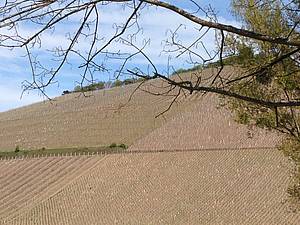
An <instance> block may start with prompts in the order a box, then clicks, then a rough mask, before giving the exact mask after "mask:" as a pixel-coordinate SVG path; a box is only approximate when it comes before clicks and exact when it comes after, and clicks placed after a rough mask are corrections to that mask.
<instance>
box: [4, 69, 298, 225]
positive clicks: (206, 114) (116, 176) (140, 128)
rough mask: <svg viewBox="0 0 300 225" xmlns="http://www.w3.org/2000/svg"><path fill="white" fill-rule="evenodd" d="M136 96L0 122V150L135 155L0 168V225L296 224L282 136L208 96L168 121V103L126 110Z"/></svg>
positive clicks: (139, 96) (137, 102)
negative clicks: (95, 149) (101, 149)
mask: <svg viewBox="0 0 300 225" xmlns="http://www.w3.org/2000/svg"><path fill="white" fill-rule="evenodd" d="M205 73H206V75H207V77H209V75H210V71H206V72H205ZM225 73H228V74H229V75H230V73H232V71H230V70H229V69H228V68H226V70H225ZM185 76H189V75H185ZM178 79H179V78H178ZM193 79H194V78H193V77H191V80H193ZM164 85H165V84H163V83H161V82H158V81H153V82H150V84H148V85H147V86H146V87H145V89H146V90H152V91H159V90H163V89H162V88H161V87H163V86H164ZM135 87H136V85H131V86H127V87H122V88H115V89H111V90H103V91H98V92H94V93H93V96H92V97H88V98H84V97H82V96H81V97H79V98H76V97H77V96H78V95H77V94H71V95H66V96H63V97H59V98H57V99H55V102H53V103H52V104H50V103H49V102H46V103H38V104H34V105H31V106H28V107H23V108H20V109H16V110H11V111H8V112H5V113H1V114H0V149H8V150H9V149H14V148H15V146H16V145H20V146H21V147H26V148H42V147H47V148H50V147H52V148H58V147H71V146H99V145H109V144H111V143H112V142H116V143H125V144H129V145H131V147H130V149H129V150H128V151H129V152H131V153H123V154H112V155H107V156H105V157H103V156H90V157H87V156H82V157H61V158H59V157H49V158H39V159H25V160H0V224H1V225H2V224H3V225H14V224H15V225H23V224H24V225H29V224H32V225H33V224H36V225H47V224H49V225H50V224H51V225H58V224H61V225H73V224H74V225H77V224H78V225H85V224H89V225H92V224H298V222H299V221H300V214H299V213H292V212H291V210H290V209H289V205H288V203H287V202H286V200H287V199H288V197H287V194H286V189H287V186H288V182H289V174H290V169H291V164H290V163H289V162H288V160H287V159H286V158H285V157H283V155H282V154H281V152H279V151H278V150H276V149H275V146H276V144H278V143H279V141H280V137H279V136H278V135H276V134H273V133H268V132H266V131H264V130H260V129H253V130H248V129H247V128H245V127H244V126H241V125H238V124H236V123H235V122H234V120H233V118H232V116H231V115H230V113H229V112H228V111H226V110H225V109H219V108H218V107H217V105H218V99H217V98H215V97H212V96H211V95H205V96H204V97H203V96H201V95H199V94H193V95H187V96H186V97H185V95H184V94H182V95H181V96H180V98H179V102H178V104H175V105H174V106H173V108H172V109H171V110H170V111H168V112H167V114H166V115H165V119H164V117H159V118H158V119H155V115H157V114H158V113H160V112H161V111H163V110H164V109H165V108H167V107H168V105H169V104H170V102H171V100H172V98H171V97H164V96H155V95H149V94H148V93H145V92H143V91H141V90H140V91H138V92H137V93H136V95H134V98H133V99H132V100H131V101H130V102H129V103H128V104H127V105H126V106H125V107H120V106H122V105H123V104H124V102H126V101H127V100H128V98H129V96H130V94H131V93H132V92H133V90H134V88H135ZM175 92H176V90H175ZM200 100H201V101H200ZM151 151H152V152H151ZM153 151H154V152H153ZM155 151H156V152H155ZM172 151H173V152H172Z"/></svg>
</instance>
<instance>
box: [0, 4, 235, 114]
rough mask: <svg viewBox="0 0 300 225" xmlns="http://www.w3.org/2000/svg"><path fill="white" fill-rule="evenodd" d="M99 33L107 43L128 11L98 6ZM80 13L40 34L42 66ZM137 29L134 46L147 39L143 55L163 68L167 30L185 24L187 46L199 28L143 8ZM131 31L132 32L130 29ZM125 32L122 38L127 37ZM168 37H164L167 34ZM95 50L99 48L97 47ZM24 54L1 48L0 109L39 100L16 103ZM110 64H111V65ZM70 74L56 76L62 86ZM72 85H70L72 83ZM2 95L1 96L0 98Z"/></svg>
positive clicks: (181, 61)
mask: <svg viewBox="0 0 300 225" xmlns="http://www.w3.org/2000/svg"><path fill="white" fill-rule="evenodd" d="M100 9H101V11H100V20H101V24H100V30H99V32H98V36H99V38H101V37H104V38H105V40H108V39H109V38H110V37H111V36H112V35H113V34H114V33H115V29H114V24H115V23H116V24H124V22H125V21H126V18H128V16H129V15H130V13H131V10H128V9H125V10H123V9H122V7H121V6H120V5H117V6H116V5H111V6H101V7H100ZM81 15H82V14H79V15H76V16H73V17H71V18H70V19H69V20H68V21H67V22H64V23H62V24H61V25H59V26H58V27H56V29H55V32H54V33H52V32H51V31H49V32H46V33H44V34H43V35H42V44H43V47H42V48H41V49H37V51H36V53H38V54H39V55H40V59H41V60H43V61H42V62H44V63H45V64H46V65H48V66H50V67H51V66H53V65H52V64H51V63H53V62H52V61H51V57H50V56H51V55H50V54H49V52H46V51H45V50H46V49H53V48H55V47H57V46H62V47H64V48H66V47H67V46H68V44H69V43H70V41H69V40H67V38H66V32H73V31H75V29H76V27H78V25H79V22H80V18H81ZM219 21H220V22H222V23H225V24H230V25H234V26H238V27H239V26H240V24H239V23H237V22H236V21H232V20H228V19H226V18H223V17H220V18H219ZM139 22H140V25H141V27H143V33H140V34H139V35H138V38H139V39H138V40H137V45H139V46H142V40H143V39H150V40H151V42H150V45H149V46H147V47H146V48H145V53H147V55H148V56H149V57H150V58H151V59H152V60H153V62H154V63H155V64H158V65H160V67H163V66H165V67H167V63H168V56H167V55H166V54H161V52H162V50H163V47H164V46H163V44H162V42H163V41H164V40H166V39H167V38H169V36H170V33H166V32H167V30H172V31H174V30H175V29H176V28H177V27H178V26H179V25H180V24H185V25H186V28H185V29H181V30H180V34H179V35H180V36H179V38H180V40H181V41H182V43H184V44H186V45H189V44H191V43H192V42H193V41H194V40H195V39H196V38H197V37H199V35H200V34H199V32H198V31H197V30H196V28H199V25H197V24H195V23H191V22H190V21H188V20H187V19H186V18H184V17H181V16H178V15H177V14H175V13H173V12H170V11H168V10H164V9H157V8H155V7H150V8H145V9H144V11H143V13H142V14H141V17H140V19H139ZM36 30H37V27H33V26H28V25H26V26H23V27H22V28H21V30H20V32H21V34H23V35H25V36H29V35H30V34H33V33H34V32H36ZM130 31H132V30H130ZM127 34H128V33H126V34H125V35H124V37H126V36H127ZM167 34H168V35H169V36H168V35H167ZM203 41H204V42H205V44H206V46H207V48H208V50H210V51H212V50H213V49H214V48H215V43H214V33H213V32H210V33H208V34H207V35H206V36H205V37H204V38H203ZM100 43H101V42H100ZM76 48H77V49H79V50H80V51H81V52H86V51H88V49H89V42H88V41H87V40H84V39H80V41H79V43H78V44H77V45H76ZM98 49H99V46H98ZM108 50H111V51H119V50H122V51H123V52H135V51H136V50H135V49H134V48H132V47H128V46H124V45H121V44H119V43H113V44H112V45H111V46H110V47H109V48H108ZM194 50H197V51H198V52H199V53H200V54H204V55H205V51H204V49H203V48H201V47H200V46H199V47H198V48H197V49H196V48H194ZM22 54H23V55H24V51H23V50H19V49H14V51H10V50H5V49H1V50H0V58H1V59H2V61H1V62H0V79H2V81H3V80H4V79H5V83H6V85H2V86H0V95H1V96H2V97H0V110H1V111H3V110H7V109H9V108H11V107H17V106H21V105H24V104H27V103H32V102H35V101H39V100H42V98H41V97H39V96H38V95H37V94H36V93H30V94H29V95H26V96H24V98H23V99H21V100H20V95H21V89H20V84H21V82H22V81H23V80H25V79H29V80H30V76H31V74H30V69H29V65H28V62H27V59H26V58H21V55H22ZM175 56H176V55H175V54H174V55H173V61H172V63H173V65H176V66H177V67H182V66H187V65H186V62H185V61H186V60H187V58H188V57H187V55H185V56H183V57H182V58H175ZM74 62H75V63H78V58H77V59H76V58H75V57H74V56H72V57H70V58H69V63H71V64H72V66H74V67H76V66H77V65H75V63H74ZM111 64H112V65H114V63H111ZM145 64H147V61H146V60H145V59H144V58H143V57H142V56H141V55H139V56H138V57H136V58H135V59H134V61H132V62H131V64H130V65H135V66H144V65H145ZM74 71H77V72H78V70H73V71H71V70H69V71H67V70H64V71H63V73H61V74H60V75H59V77H58V79H59V80H60V81H61V82H62V83H66V82H70V78H71V77H72V78H73V77H74V79H76V78H75V77H76V76H77V77H78V79H77V80H80V75H79V74H77V75H76V74H74ZM72 85H73V82H72ZM61 88H62V87H60V88H57V87H56V86H55V87H53V88H52V89H50V91H51V92H55V90H56V93H58V94H60V93H61V91H62V90H61ZM4 96H5V97H4Z"/></svg>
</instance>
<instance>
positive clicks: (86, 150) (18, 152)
mask: <svg viewBox="0 0 300 225" xmlns="http://www.w3.org/2000/svg"><path fill="white" fill-rule="evenodd" d="M123 146H126V145H124V144H121V145H116V146H115V147H111V146H102V147H74V148H55V149H47V148H41V149H35V150H24V149H20V147H16V149H15V150H14V151H11V150H10V151H7V150H0V159H1V158H13V157H23V156H26V157H35V156H51V155H54V154H55V155H66V154H75V153H76V154H78V155H79V154H80V155H83V154H96V153H98V154H113V153H118V152H122V151H126V148H125V147H123ZM126 147H127V146H126Z"/></svg>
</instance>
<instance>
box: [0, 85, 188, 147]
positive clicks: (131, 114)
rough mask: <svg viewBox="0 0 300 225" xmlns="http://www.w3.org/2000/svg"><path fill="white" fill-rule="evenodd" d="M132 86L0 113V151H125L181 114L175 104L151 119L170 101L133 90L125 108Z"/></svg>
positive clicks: (154, 89)
mask: <svg viewBox="0 0 300 225" xmlns="http://www.w3.org/2000/svg"><path fill="white" fill-rule="evenodd" d="M137 86H138V84H134V85H128V86H124V87H118V88H112V89H108V90H100V91H95V92H93V93H87V95H90V97H84V96H83V95H82V94H81V95H80V94H79V93H75V94H69V95H65V96H61V97H58V98H55V99H54V100H53V101H52V102H42V103H37V104H33V105H30V106H27V107H22V108H19V109H15V110H11V111H8V112H4V113H0V150H13V149H15V147H16V146H20V147H21V148H25V149H31V148H32V149H34V148H35V149H36V148H43V147H45V148H63V147H92V146H107V145H110V144H111V143H124V144H126V145H130V144H132V143H133V142H134V141H135V140H138V139H139V138H140V137H143V136H145V135H146V134H148V133H149V132H150V131H152V130H154V129H155V128H158V127H160V126H161V125H162V124H163V123H164V122H165V121H167V120H169V119H170V118H172V117H173V116H174V115H176V114H177V113H179V112H180V111H182V110H183V109H184V106H183V105H184V104H175V105H173V107H172V109H171V110H170V111H169V112H168V113H166V114H165V116H164V117H159V118H155V116H156V115H157V114H159V113H160V112H162V111H164V110H165V109H166V108H167V107H168V106H169V104H170V103H171V101H172V98H173V96H155V95H151V94H148V93H146V92H145V91H142V90H138V91H137V92H136V93H135V94H134V95H133V97H132V99H131V101H129V102H128V100H129V98H130V96H131V94H132V93H133V92H134V90H135V88H136V87H137ZM162 86H163V84H162V82H160V81H153V82H149V83H148V84H147V85H146V86H145V87H144V89H145V90H152V91H155V92H157V91H159V90H160V89H161V87H162ZM182 99H183V97H182ZM188 100H189V101H190V100H191V99H190V98H188ZM185 102H188V101H185ZM126 103H127V104H126ZM124 105H125V106H124ZM122 106H124V107H122Z"/></svg>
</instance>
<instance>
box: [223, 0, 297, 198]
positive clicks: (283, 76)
mask: <svg viewBox="0 0 300 225" xmlns="http://www.w3.org/2000/svg"><path fill="white" fill-rule="evenodd" d="M281 4H282V2H281V1H279V0H275V1H267V0H261V1H256V0H232V10H233V13H234V15H236V16H237V17H238V18H239V19H240V20H241V21H242V22H243V26H244V27H245V28H246V29H249V30H251V31H254V32H258V33H261V34H265V35H268V36H270V37H274V38H278V37H286V36H288V35H289V34H291V35H290V39H295V38H297V37H298V36H299V34H298V33H297V32H293V33H291V29H292V28H291V27H289V26H288V24H289V22H290V20H289V19H287V15H286V14H285V13H284V12H283V11H282V10H281V9H282V7H281V6H282V5H281ZM291 50H293V48H292V47H289V46H284V45H274V44H272V43H269V42H263V41H257V40H254V39H249V38H244V37H238V36H234V35H231V36H228V37H227V39H226V46H225V52H226V54H227V55H233V56H232V57H228V58H227V59H225V60H224V61H225V62H226V63H233V64H239V65H240V66H242V67H243V68H244V69H245V70H247V71H248V72H247V73H248V74H249V73H252V72H255V73H254V76H253V77H252V78H251V79H244V80H240V81H238V82H235V83H233V84H232V86H231V87H230V88H229V90H231V91H233V92H235V93H238V94H240V95H245V96H249V97H253V98H256V99H261V100H265V101H272V102H275V101H282V100H283V99H284V100H288V99H300V91H299V90H300V82H299V81H300V73H299V69H300V68H299V64H297V63H296V62H295V61H293V59H292V58H291V57H288V58H286V59H284V60H283V61H281V62H280V63H278V64H272V66H267V65H269V64H270V63H271V62H272V61H273V60H274V59H275V58H277V57H278V56H280V55H284V54H287V53H288V52H290V51H291ZM227 106H228V107H229V108H230V109H231V110H232V111H233V112H234V113H235V116H236V118H237V119H236V120H237V121H238V122H240V123H243V124H248V125H256V126H258V127H260V128H264V129H270V130H276V131H279V132H281V133H284V134H285V135H287V140H286V141H285V142H284V143H283V145H282V146H281V147H280V149H281V150H282V151H283V152H284V153H285V155H287V156H288V157H290V158H291V159H292V160H293V161H294V162H295V174H294V177H293V182H292V184H291V185H290V187H289V189H288V192H289V194H290V196H291V197H293V199H294V200H296V201H297V202H299V203H300V169H299V165H300V154H299V152H300V150H299V149H300V134H299V124H300V108H299V107H298V108H293V109H291V108H278V109H277V110H275V108H274V109H268V108H265V107H262V106H259V105H257V104H252V103H248V102H242V101H239V100H236V99H233V98H230V99H229V98H228V99H227Z"/></svg>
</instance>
